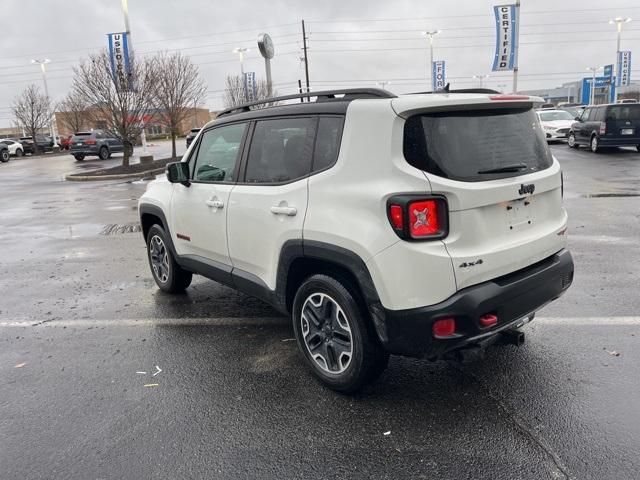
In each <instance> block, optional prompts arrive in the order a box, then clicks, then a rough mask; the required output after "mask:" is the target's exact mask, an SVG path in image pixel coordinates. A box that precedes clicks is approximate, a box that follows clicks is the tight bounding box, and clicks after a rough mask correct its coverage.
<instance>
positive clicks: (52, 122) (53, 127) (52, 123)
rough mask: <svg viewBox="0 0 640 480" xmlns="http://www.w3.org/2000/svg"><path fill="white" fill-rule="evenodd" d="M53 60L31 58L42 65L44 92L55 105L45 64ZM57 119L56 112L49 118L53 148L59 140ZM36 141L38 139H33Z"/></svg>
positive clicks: (32, 61)
mask: <svg viewBox="0 0 640 480" xmlns="http://www.w3.org/2000/svg"><path fill="white" fill-rule="evenodd" d="M50 61H51V60H49V59H48V58H41V59H35V58H34V59H31V63H33V64H38V65H40V70H42V81H43V82H44V94H45V95H46V96H47V100H49V105H50V106H51V107H53V104H52V103H51V97H50V96H49V87H48V86H47V68H46V67H45V65H46V64H47V63H49V62H50ZM55 124H56V121H55V114H54V113H52V114H51V118H50V119H49V130H50V131H51V137H52V138H53V148H54V149H55V148H56V147H57V146H58V141H57V140H56V125H55ZM33 141H34V143H35V141H36V139H35V138H34V139H33Z"/></svg>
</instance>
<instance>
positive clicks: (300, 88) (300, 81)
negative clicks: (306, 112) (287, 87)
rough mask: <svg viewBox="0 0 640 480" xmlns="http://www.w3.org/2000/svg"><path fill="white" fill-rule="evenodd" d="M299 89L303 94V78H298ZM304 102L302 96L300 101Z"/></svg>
mask: <svg viewBox="0 0 640 480" xmlns="http://www.w3.org/2000/svg"><path fill="white" fill-rule="evenodd" d="M298 91H299V92H300V95H302V80H300V79H298ZM303 102H304V98H302V97H300V103H303Z"/></svg>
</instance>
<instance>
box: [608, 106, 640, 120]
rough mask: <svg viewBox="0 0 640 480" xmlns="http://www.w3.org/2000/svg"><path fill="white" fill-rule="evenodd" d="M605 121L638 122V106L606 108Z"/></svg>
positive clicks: (639, 110)
mask: <svg viewBox="0 0 640 480" xmlns="http://www.w3.org/2000/svg"><path fill="white" fill-rule="evenodd" d="M607 120H640V105H638V104H623V105H614V106H611V107H609V108H608V112H607Z"/></svg>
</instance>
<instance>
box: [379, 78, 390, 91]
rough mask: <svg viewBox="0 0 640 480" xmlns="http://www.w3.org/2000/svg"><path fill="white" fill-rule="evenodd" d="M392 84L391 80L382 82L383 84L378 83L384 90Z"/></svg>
mask: <svg viewBox="0 0 640 480" xmlns="http://www.w3.org/2000/svg"><path fill="white" fill-rule="evenodd" d="M390 84H391V82H390V81H389V80H382V81H381V82H378V85H380V87H381V88H382V89H383V90H384V89H385V87H386V86H387V85H390Z"/></svg>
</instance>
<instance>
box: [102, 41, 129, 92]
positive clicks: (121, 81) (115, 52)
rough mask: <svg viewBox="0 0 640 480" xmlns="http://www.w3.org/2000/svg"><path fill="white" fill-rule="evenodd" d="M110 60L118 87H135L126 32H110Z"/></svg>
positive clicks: (120, 88)
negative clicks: (132, 81) (131, 79)
mask: <svg viewBox="0 0 640 480" xmlns="http://www.w3.org/2000/svg"><path fill="white" fill-rule="evenodd" d="M107 37H108V39H109V60H110V62H111V75H112V76H113V82H114V83H115V85H116V89H118V90H121V91H125V92H126V91H129V90H131V89H132V88H133V85H132V84H131V82H130V78H131V62H130V60H129V43H128V41H127V34H126V32H120V33H109V34H107Z"/></svg>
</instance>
